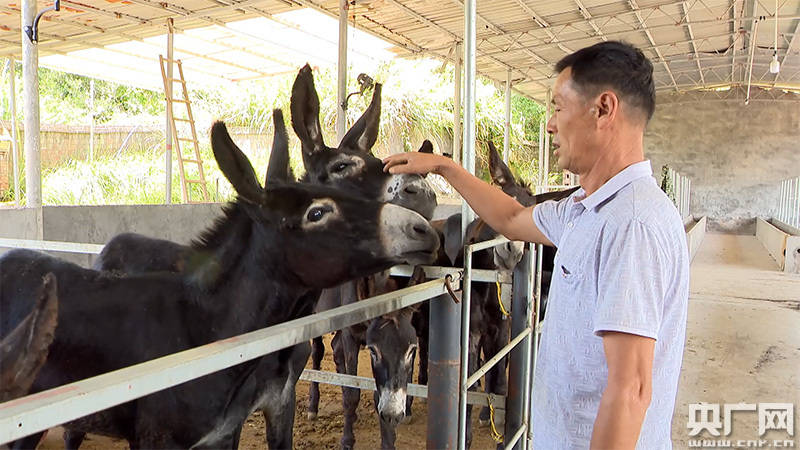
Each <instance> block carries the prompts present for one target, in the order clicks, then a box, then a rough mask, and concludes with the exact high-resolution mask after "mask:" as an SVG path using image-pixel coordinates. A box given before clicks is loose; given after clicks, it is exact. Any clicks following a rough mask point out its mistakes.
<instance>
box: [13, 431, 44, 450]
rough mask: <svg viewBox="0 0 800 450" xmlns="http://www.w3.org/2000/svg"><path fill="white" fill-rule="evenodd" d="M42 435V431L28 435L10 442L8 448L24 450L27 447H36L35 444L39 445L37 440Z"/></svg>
mask: <svg viewBox="0 0 800 450" xmlns="http://www.w3.org/2000/svg"><path fill="white" fill-rule="evenodd" d="M43 436H44V431H42V432H40V433H36V434H32V435H30V436H26V437H24V438H22V439H19V440H16V441H14V442H11V443H10V445H9V448H10V449H11V450H26V449H29V448H36V446H37V445H39V441H41V440H42V437H43Z"/></svg>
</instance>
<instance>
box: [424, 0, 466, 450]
mask: <svg viewBox="0 0 800 450" xmlns="http://www.w3.org/2000/svg"><path fill="white" fill-rule="evenodd" d="M473 3H474V0H473ZM471 272H472V249H471V248H470V247H469V246H467V247H465V248H464V279H463V281H462V283H461V358H460V359H461V367H460V370H459V377H458V379H459V383H458V389H459V395H458V450H465V449H466V448H467V390H468V389H469V388H468V386H467V377H468V376H469V315H470V306H471V305H470V302H471V301H472V273H471ZM429 414H430V413H429Z"/></svg>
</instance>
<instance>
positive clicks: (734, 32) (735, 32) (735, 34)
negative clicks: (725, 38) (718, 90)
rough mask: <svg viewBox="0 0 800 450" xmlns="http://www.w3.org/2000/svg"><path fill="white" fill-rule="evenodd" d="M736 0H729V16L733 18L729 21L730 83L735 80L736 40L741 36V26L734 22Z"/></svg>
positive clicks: (735, 18)
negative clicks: (730, 6) (730, 50)
mask: <svg viewBox="0 0 800 450" xmlns="http://www.w3.org/2000/svg"><path fill="white" fill-rule="evenodd" d="M737 1H738V0H731V5H732V6H733V7H732V8H731V18H732V19H733V22H731V49H732V52H731V83H733V82H734V81H736V41H738V40H739V37H741V35H740V34H739V28H740V27H741V26H742V25H741V24H737V23H736V20H737V14H739V13H738V10H737V8H736V2H737ZM742 8H744V0H742ZM742 13H744V10H743V11H742ZM742 15H744V14H742Z"/></svg>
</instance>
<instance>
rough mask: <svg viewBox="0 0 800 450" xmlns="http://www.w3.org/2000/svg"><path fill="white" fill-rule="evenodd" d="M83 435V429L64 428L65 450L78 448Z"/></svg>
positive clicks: (84, 434)
mask: <svg viewBox="0 0 800 450" xmlns="http://www.w3.org/2000/svg"><path fill="white" fill-rule="evenodd" d="M85 437H86V433H84V432H83V431H72V430H64V448H65V449H66V450H78V449H79V448H80V446H81V444H82V443H83V439H84V438H85Z"/></svg>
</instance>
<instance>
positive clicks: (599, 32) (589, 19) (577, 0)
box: [574, 0, 608, 41]
mask: <svg viewBox="0 0 800 450" xmlns="http://www.w3.org/2000/svg"><path fill="white" fill-rule="evenodd" d="M574 1H575V4H576V5H578V11H580V13H581V15H582V16H583V18H584V19H586V22H587V23H588V24H589V26H590V27H592V29H593V30H594V33H595V35H596V36H600V39H602V40H604V41H607V40H608V38H607V37H606V35H605V33H603V31H602V30H601V29H600V27H598V26H597V24H596V23H594V17H592V15H591V14H589V10H588V9H586V6H584V5H583V3H582V2H581V0H574Z"/></svg>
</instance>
